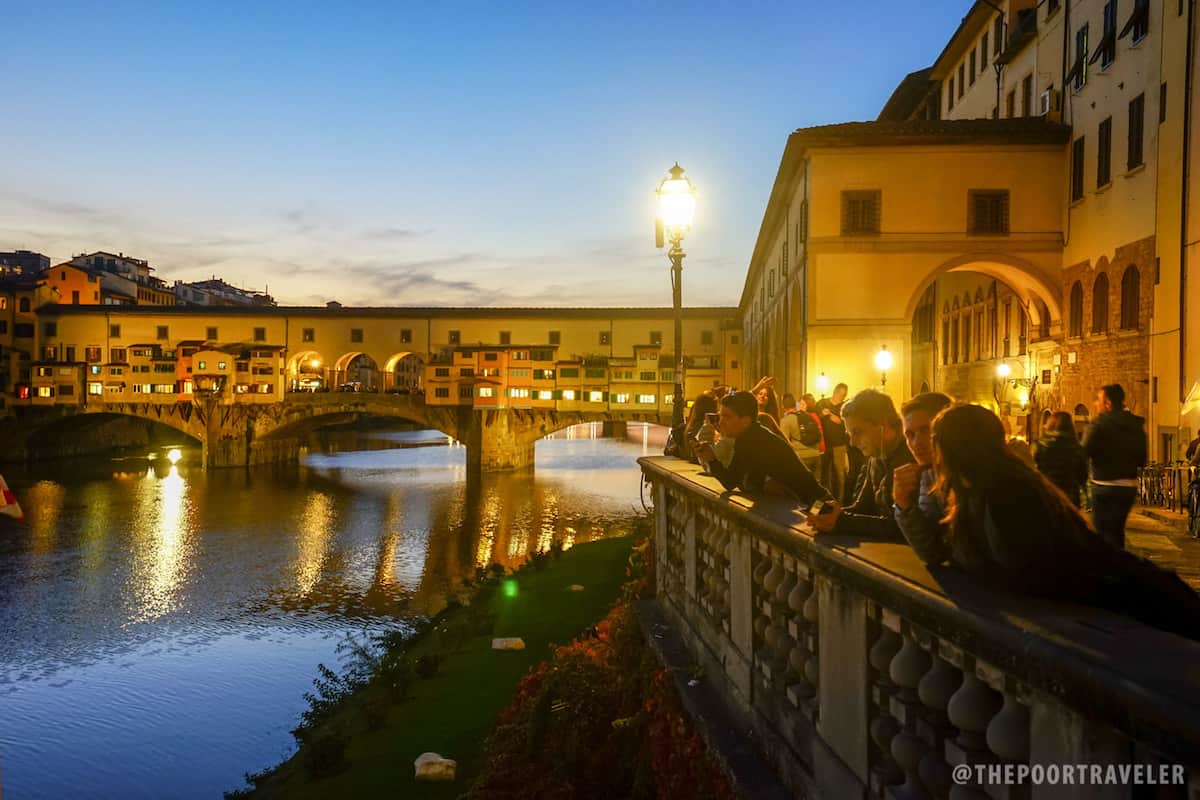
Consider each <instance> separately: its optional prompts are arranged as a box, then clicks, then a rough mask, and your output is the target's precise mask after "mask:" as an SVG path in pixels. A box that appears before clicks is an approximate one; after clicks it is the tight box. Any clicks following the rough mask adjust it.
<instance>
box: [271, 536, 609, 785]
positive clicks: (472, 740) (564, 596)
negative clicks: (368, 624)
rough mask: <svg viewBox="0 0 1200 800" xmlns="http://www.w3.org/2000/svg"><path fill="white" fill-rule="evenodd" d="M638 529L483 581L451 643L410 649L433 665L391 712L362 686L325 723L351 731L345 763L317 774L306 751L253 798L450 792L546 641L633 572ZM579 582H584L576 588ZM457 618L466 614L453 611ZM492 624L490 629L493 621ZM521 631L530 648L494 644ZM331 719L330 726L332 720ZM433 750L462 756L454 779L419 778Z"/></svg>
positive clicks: (586, 616) (433, 641)
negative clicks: (419, 761) (419, 765)
mask: <svg viewBox="0 0 1200 800" xmlns="http://www.w3.org/2000/svg"><path fill="white" fill-rule="evenodd" d="M632 545H633V537H628V536H627V537H620V538H612V539H602V540H600V541H596V542H588V543H585V544H581V545H577V546H575V547H573V548H571V549H570V550H568V551H566V552H565V553H563V554H562V555H561V557H559V558H555V559H546V561H545V563H544V566H542V567H540V568H536V569H535V568H532V567H528V566H527V567H525V568H524V569H522V570H520V571H518V572H516V573H514V574H513V575H509V576H506V577H503V578H501V579H499V580H498V581H495V582H491V583H489V584H487V585H485V586H483V587H482V588H481V589H480V590H479V592H478V593H477V594H476V596H475V598H474V599H473V601H472V603H471V606H470V607H464V608H458V609H455V610H453V611H451V612H449V613H448V614H446V615H445V616H444V617H443V618H441V619H440V620H439V627H453V626H455V625H459V627H461V628H465V629H467V630H469V631H470V634H469V635H468V636H464V637H461V638H459V640H458V641H457V642H455V646H454V647H453V648H447V647H446V646H445V640H444V638H443V639H439V637H436V636H426V637H423V638H421V639H419V640H417V641H415V642H413V643H411V644H410V645H409V646H408V647H407V649H406V654H407V656H408V658H409V660H410V662H413V663H418V662H419V660H420V659H421V658H422V657H423V656H424V657H426V659H427V660H428V659H431V658H432V659H434V660H436V659H438V658H440V661H439V662H438V664H437V667H436V672H435V673H434V674H433V675H431V676H429V677H426V678H414V679H413V680H412V682H411V687H410V690H409V695H408V697H407V699H405V700H403V701H402V702H399V703H393V704H392V705H391V706H390V707H388V708H387V710H386V714H384V713H382V712H380V711H379V710H377V709H378V705H377V703H376V704H375V709H373V710H370V711H369V710H368V709H369V707H370V705H371V704H370V703H369V702H368V698H369V697H375V698H377V697H378V693H377V692H376V693H374V694H372V692H371V691H370V688H368V689H366V690H362V691H359V692H356V693H355V694H354V695H352V696H351V697H350V698H349V699H348V700H347V701H346V702H345V703H344V704H343V705H342V707H341V708H339V709H338V710H337V711H336V712H335V713H334V715H333V716H332V717H331V718H330V719H329V720H328V722H326V723H325V724H324V726H323V727H326V728H330V729H333V727H336V728H337V729H340V730H341V731H344V733H345V735H347V736H348V737H349V741H348V743H347V745H346V749H345V764H346V766H345V768H344V769H343V770H342V771H340V772H338V773H337V774H334V775H330V776H328V777H324V778H321V779H314V778H313V777H311V775H310V771H309V770H308V769H306V768H305V766H304V763H305V759H306V756H308V754H307V753H306V752H305V749H304V748H302V749H301V751H300V752H299V753H297V754H296V755H294V756H293V757H292V758H291V759H289V760H288V761H286V762H285V763H283V764H282V765H280V766H279V767H278V768H276V769H275V770H274V771H273V772H271V773H270V774H268V775H265V776H262V777H260V778H259V779H257V780H256V788H255V789H254V790H253V791H252V792H250V793H249V795H248V796H249V797H253V798H277V797H278V798H283V797H286V798H289V800H292V799H293V798H294V799H297V800H306V798H314V799H315V798H322V799H324V798H329V797H354V798H371V797H389V798H391V797H404V798H453V797H458V796H459V795H460V794H462V793H463V792H464V791H465V790H466V788H467V787H468V786H469V784H470V782H471V781H472V780H473V779H474V778H475V776H476V775H477V774H478V771H479V768H480V758H481V746H482V743H483V741H484V740H485V739H486V738H487V736H488V734H489V733H490V732H491V730H492V728H493V726H494V724H495V721H496V717H497V714H498V713H499V712H500V710H501V709H503V708H505V707H506V706H507V705H508V704H509V703H510V702H512V698H513V695H514V692H515V690H516V688H517V684H518V682H519V681H520V679H521V677H522V676H523V675H525V673H526V672H528V671H529V669H530V668H531V667H533V666H534V665H535V664H537V663H538V662H540V661H542V660H544V659H546V658H548V657H549V655H550V648H549V645H550V644H552V643H556V644H566V643H568V642H570V641H571V640H572V639H573V638H574V637H576V636H578V635H579V634H580V633H582V632H583V631H584V630H586V629H587V628H589V627H590V626H592V625H594V624H595V623H596V622H598V621H599V620H600V619H602V618H603V617H604V615H605V613H606V612H607V611H608V609H609V608H610V607H611V606H612V605H613V603H614V602H616V600H617V599H618V595H619V594H620V590H621V586H622V584H623V583H624V581H625V580H626V577H625V567H626V564H627V562H628V558H629V554H630V550H631V548H632ZM573 585H580V586H582V587H583V589H582V590H572V588H571V587H572V586H573ZM456 618H459V619H456ZM481 618H491V619H494V621H495V622H494V625H491V626H486V625H485V626H470V625H462V624H461V623H462V622H463V621H464V620H466V619H473V620H478V619H481ZM489 627H490V629H488V628H489ZM507 636H513V637H520V638H521V639H523V640H524V642H525V649H523V650H493V649H492V639H493V638H494V637H507ZM331 726H332V727H331ZM424 752H435V753H438V754H440V755H441V756H443V757H444V758H451V759H454V760H456V761H457V762H458V775H457V778H456V780H455V781H453V782H445V783H430V782H426V781H416V780H415V779H414V776H413V773H414V769H413V761H414V760H415V759H416V758H417V756H419V755H421V754H422V753H424Z"/></svg>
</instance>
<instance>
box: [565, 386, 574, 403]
mask: <svg viewBox="0 0 1200 800" xmlns="http://www.w3.org/2000/svg"><path fill="white" fill-rule="evenodd" d="M574 399H575V390H574V389H563V400H574Z"/></svg>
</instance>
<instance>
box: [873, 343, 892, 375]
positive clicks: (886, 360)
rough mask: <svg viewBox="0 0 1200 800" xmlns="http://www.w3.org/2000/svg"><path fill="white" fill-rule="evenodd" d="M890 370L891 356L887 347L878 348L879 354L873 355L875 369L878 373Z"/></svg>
mask: <svg viewBox="0 0 1200 800" xmlns="http://www.w3.org/2000/svg"><path fill="white" fill-rule="evenodd" d="M891 368H892V354H891V353H889V352H888V349H887V345H886V344H885V345H883V346H882V347H880V348H879V352H878V353H876V354H875V369H877V370H879V371H880V372H887V371H888V370H889V369H891Z"/></svg>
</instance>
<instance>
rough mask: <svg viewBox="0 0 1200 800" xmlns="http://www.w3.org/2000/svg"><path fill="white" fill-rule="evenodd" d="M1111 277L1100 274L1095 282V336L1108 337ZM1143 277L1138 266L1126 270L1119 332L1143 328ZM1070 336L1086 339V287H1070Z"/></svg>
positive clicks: (1093, 316)
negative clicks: (1084, 335)
mask: <svg viewBox="0 0 1200 800" xmlns="http://www.w3.org/2000/svg"><path fill="white" fill-rule="evenodd" d="M1109 294H1110V291H1109V285H1108V275H1107V274H1105V273H1103V272H1101V273H1100V274H1099V275H1097V276H1096V279H1095V280H1094V281H1093V282H1092V325H1091V332H1092V333H1108V325H1109V314H1108V296H1109ZM1140 301H1141V273H1140V272H1139V271H1138V268H1137V267H1136V266H1133V265H1130V266H1129V267H1126V269H1125V272H1124V273H1123V274H1122V275H1121V320H1120V326H1121V327H1120V330H1123V331H1132V330H1137V329H1138V327H1139V325H1140V324H1141V306H1140ZM1067 335H1068V336H1071V337H1076V338H1077V337H1080V336H1083V283H1082V282H1081V281H1075V283H1074V284H1073V285H1072V286H1071V299H1070V313H1069V323H1068V329H1067Z"/></svg>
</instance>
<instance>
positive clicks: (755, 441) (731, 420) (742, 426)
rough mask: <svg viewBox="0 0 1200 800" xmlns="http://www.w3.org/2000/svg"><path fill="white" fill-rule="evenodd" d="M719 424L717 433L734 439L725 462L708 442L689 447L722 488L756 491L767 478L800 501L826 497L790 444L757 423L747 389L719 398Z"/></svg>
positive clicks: (751, 399) (763, 484)
mask: <svg viewBox="0 0 1200 800" xmlns="http://www.w3.org/2000/svg"><path fill="white" fill-rule="evenodd" d="M720 428H721V436H722V437H723V438H726V439H732V440H733V443H734V444H733V460H732V461H730V463H729V466H725V465H724V464H722V463H721V461H720V460H718V459H717V457H716V454H715V453H714V452H713V448H712V445H710V444H705V443H701V442H698V441H697V442H693V443H692V448H693V453H695V455H696V457H697V458H698V459H699V460H700V463H701V464H703V465H704V468H705V469H706V470H708V472H709V473H711V474H712V475H713V476H714V477H715V478H716V479H717V480H719V481H720V482H721V485H722V486H724V487H725V488H726V489H730V490H732V489H743V490H745V491H747V492H760V491H762V490H763V489H764V488H765V486H766V481H767V478H771V479H772V480H774V481H777V482H778V483H779V484H781V485H782V486H783V487H784V488H785V489H787V491H788V492H789V493H791V494H792V495H793V496H795V497H796V498H798V499H799V500H801V501H802V502H804V503H811V502H813V501H815V500H825V499H828V498H829V497H830V494H829V492H827V491H826V490H825V487H824V486H822V485H821V484H820V483H818V482H817V479H816V478H814V477H813V474H812V473H811V472H809V471H808V470H807V469H806V468H805V466H804V465H803V464H802V463H800V459H799V458H798V457H797V456H796V452H795V451H794V450H792V448H791V446H790V445H788V443H787V442H785V441H784V440H783V439H781V438H779V437H778V436H776V435H775V434H773V433H771V432H770V431H769V430H767V429H766V428H764V427H763V426H762V425H760V424H759V423H758V400H757V399H756V398H755V397H754V395H753V394H751V393H750V392H734V393H733V394H731V395H727V396H725V397H723V398H721V411H720Z"/></svg>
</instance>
